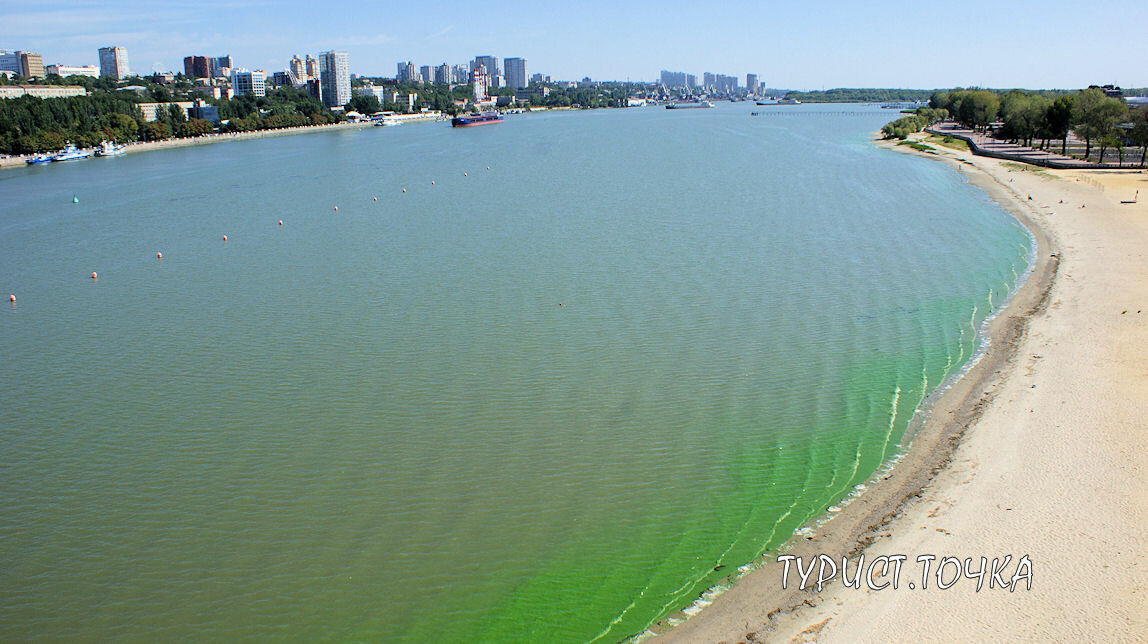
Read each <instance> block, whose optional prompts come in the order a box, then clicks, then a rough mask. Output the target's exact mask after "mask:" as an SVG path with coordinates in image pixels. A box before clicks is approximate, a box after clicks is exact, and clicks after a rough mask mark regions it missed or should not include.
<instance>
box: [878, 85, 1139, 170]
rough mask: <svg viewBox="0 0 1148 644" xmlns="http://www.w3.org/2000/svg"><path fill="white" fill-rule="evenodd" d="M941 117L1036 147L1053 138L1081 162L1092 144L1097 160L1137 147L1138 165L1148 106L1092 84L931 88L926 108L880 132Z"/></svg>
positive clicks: (902, 132)
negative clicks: (1059, 89)
mask: <svg viewBox="0 0 1148 644" xmlns="http://www.w3.org/2000/svg"><path fill="white" fill-rule="evenodd" d="M946 120H954V121H956V122H957V123H960V124H961V125H964V126H965V127H968V128H970V129H972V130H974V131H977V132H983V133H985V134H986V135H991V136H994V137H996V138H998V139H1000V140H1003V141H1009V142H1012V143H1017V144H1020V145H1026V146H1029V147H1033V148H1037V149H1040V150H1050V151H1056V150H1055V148H1056V147H1057V146H1056V144H1057V143H1059V148H1060V154H1062V155H1065V156H1074V157H1078V158H1082V159H1084V160H1086V161H1088V160H1093V159H1092V152H1093V150H1094V149H1097V150H1098V151H1099V155H1097V159H1095V160H1096V161H1101V162H1102V161H1103V160H1104V155H1105V153H1106V152H1108V151H1109V150H1113V151H1115V152H1116V153H1117V154H1118V156H1119V159H1120V163H1121V164H1123V162H1124V153H1125V151H1126V149H1127V148H1129V147H1136V148H1140V166H1141V167H1144V163H1145V157H1146V156H1148V105H1140V106H1130V105H1127V104H1125V102H1124V101H1122V100H1121V99H1119V98H1113V97H1111V96H1108V95H1107V94H1105V93H1104V91H1102V90H1100V89H1095V88H1093V89H1085V90H1080V91H1078V92H1075V93H1060V94H1059V95H1050V93H1048V92H1026V91H1023V90H1011V91H1008V92H1004V93H1001V92H994V91H990V90H983V89H979V90H963V89H962V90H950V91H936V92H933V93H932V95H931V96H930V97H929V106H928V107H921V108H918V109H916V110H914V111H913V113H912V114H911V115H909V116H904V117H901V118H899V119H897V120H895V121H892V122H891V123H887V124H885V126H884V127H883V128H881V132H882V134H883V135H884V137H885V138H886V139H893V138H896V139H905V138H907V137H908V136H909V135H910V134H912V133H914V132H920V131H921V130H923V129H925V128H926V127H928V126H930V125H932V124H933V123H936V122H937V121H946ZM1070 133H1072V134H1074V135H1075V137H1076V138H1077V139H1079V140H1080V141H1083V142H1084V150H1083V153H1081V152H1080V150H1079V149H1078V147H1074V148H1073V150H1071V151H1070V150H1069V148H1068V139H1069V134H1070Z"/></svg>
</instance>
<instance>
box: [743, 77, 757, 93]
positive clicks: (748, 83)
mask: <svg viewBox="0 0 1148 644" xmlns="http://www.w3.org/2000/svg"><path fill="white" fill-rule="evenodd" d="M745 89H746V91H747V92H749V93H750V94H756V93H757V74H746V75H745Z"/></svg>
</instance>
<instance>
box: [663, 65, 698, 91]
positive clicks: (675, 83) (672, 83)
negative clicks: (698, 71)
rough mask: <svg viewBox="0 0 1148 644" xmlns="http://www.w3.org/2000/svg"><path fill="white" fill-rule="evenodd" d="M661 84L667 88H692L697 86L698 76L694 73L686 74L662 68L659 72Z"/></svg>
mask: <svg viewBox="0 0 1148 644" xmlns="http://www.w3.org/2000/svg"><path fill="white" fill-rule="evenodd" d="M661 81H662V85H665V86H666V87H667V88H671V89H672V88H676V87H684V88H686V89H694V88H695V87H697V86H698V77H697V76H696V75H694V74H687V73H685V72H671V71H666V70H664V69H663V70H662V74H661Z"/></svg>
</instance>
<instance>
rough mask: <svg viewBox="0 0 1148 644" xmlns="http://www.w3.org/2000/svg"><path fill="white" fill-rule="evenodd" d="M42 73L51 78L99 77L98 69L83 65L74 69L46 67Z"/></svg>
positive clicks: (55, 66) (54, 66)
mask: <svg viewBox="0 0 1148 644" xmlns="http://www.w3.org/2000/svg"><path fill="white" fill-rule="evenodd" d="M44 72H45V73H46V74H48V75H49V76H51V75H52V74H55V75H57V76H63V77H65V78H66V77H68V76H89V77H91V78H99V77H100V68H99V67H96V66H95V65H84V66H83V67H76V66H75V65H48V66H47V67H45V68H44Z"/></svg>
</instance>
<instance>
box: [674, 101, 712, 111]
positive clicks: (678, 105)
mask: <svg viewBox="0 0 1148 644" xmlns="http://www.w3.org/2000/svg"><path fill="white" fill-rule="evenodd" d="M713 106H714V104H713V103H711V102H709V101H698V102H695V103H670V104H669V105H667V106H666V109H667V110H692V109H702V108H706V107H713Z"/></svg>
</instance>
